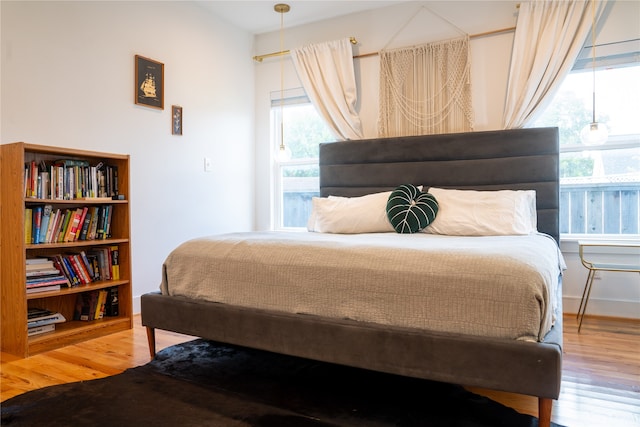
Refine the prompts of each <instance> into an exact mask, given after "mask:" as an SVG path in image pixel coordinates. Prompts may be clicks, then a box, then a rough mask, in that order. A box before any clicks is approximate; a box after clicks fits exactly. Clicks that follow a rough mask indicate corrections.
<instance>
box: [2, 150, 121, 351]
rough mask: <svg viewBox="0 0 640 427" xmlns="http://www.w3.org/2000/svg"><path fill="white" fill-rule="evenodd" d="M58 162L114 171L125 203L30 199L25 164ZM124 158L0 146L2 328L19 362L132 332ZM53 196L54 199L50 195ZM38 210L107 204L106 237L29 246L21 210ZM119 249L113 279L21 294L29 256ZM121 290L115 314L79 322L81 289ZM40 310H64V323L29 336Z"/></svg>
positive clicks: (4, 347) (97, 199)
mask: <svg viewBox="0 0 640 427" xmlns="http://www.w3.org/2000/svg"><path fill="white" fill-rule="evenodd" d="M58 159H75V160H87V161H88V162H89V163H90V164H91V165H96V164H98V163H100V162H102V163H103V164H105V165H110V166H115V167H117V170H118V188H119V194H121V195H124V196H125V199H124V200H112V199H110V198H109V197H86V198H85V197H77V198H74V196H72V197H71V198H70V199H68V200H62V199H55V198H48V197H47V198H35V197H27V195H26V192H25V165H26V164H28V163H31V162H32V161H35V162H36V164H38V163H40V162H41V161H43V162H45V163H47V162H53V161H55V160H58ZM129 194H130V193H129V155H125V154H112V153H101V152H94V151H86V150H76V149H69V148H61V147H52V146H43V145H35V144H28V143H24V142H16V143H11V144H4V145H0V214H1V218H2V221H0V281H1V286H0V301H1V302H0V309H1V311H0V328H1V329H0V330H1V337H0V339H1V349H2V351H3V352H7V353H11V354H13V355H16V356H19V357H28V356H31V355H33V354H37V353H41V352H43V351H48V350H52V349H55V348H59V347H62V346H65V345H69V344H74V343H78V342H81V341H84V340H88V339H92V338H96V337H99V336H104V335H107V334H111V333H113V332H117V331H122V330H126V329H131V328H132V326H133V320H132V319H133V307H132V284H131V242H130V212H129V200H128V197H129ZM52 197H54V196H52ZM43 205H52V207H53V208H54V209H71V208H78V207H91V206H104V205H111V207H112V219H111V230H110V236H108V237H106V238H104V239H94V240H76V241H73V242H58V243H26V241H25V210H26V209H29V208H32V207H35V206H43ZM111 246H117V247H118V252H119V270H120V277H119V279H118V280H100V281H92V282H91V283H89V284H85V285H80V286H75V287H69V288H68V287H62V288H61V289H60V290H59V291H49V292H36V293H30V294H27V292H26V267H25V264H26V261H25V260H26V258H33V257H49V256H53V255H56V254H59V253H64V252H68V251H70V252H73V251H77V250H85V251H88V250H90V249H95V248H101V247H111ZM114 286H117V287H118V300H119V310H118V315H117V316H109V317H103V318H102V319H99V320H92V321H76V320H73V318H74V311H75V307H76V299H77V297H78V295H79V294H80V293H82V292H89V291H93V290H98V289H105V288H110V287H114ZM30 307H38V308H44V309H48V310H51V311H54V312H59V313H62V315H63V316H64V317H65V318H66V322H64V323H57V324H56V329H55V331H52V332H48V333H44V334H40V335H34V336H31V337H29V336H28V335H27V309H28V308H30Z"/></svg>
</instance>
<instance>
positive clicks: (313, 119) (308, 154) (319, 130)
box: [271, 89, 335, 229]
mask: <svg viewBox="0 0 640 427" xmlns="http://www.w3.org/2000/svg"><path fill="white" fill-rule="evenodd" d="M277 95H278V96H279V95H280V94H279V93H278V94H277ZM283 104H284V106H283V107H282V108H281V106H280V99H272V103H271V124H272V126H271V128H272V129H273V132H272V146H273V153H274V155H273V159H274V162H273V164H274V183H275V185H274V188H275V198H274V202H275V208H274V218H275V220H274V228H275V229H282V228H301V227H302V228H304V227H306V226H307V220H308V218H309V215H310V213H311V198H312V197H314V196H316V197H317V196H318V195H319V188H320V187H319V168H318V147H319V144H320V143H321V142H332V141H335V137H334V136H333V134H332V133H331V131H330V130H329V128H328V127H327V126H326V124H325V123H324V120H323V119H322V118H321V117H320V116H319V115H318V113H317V111H316V109H315V107H314V106H313V105H312V104H311V103H310V101H309V99H308V98H307V97H306V95H304V92H303V91H302V89H298V90H295V91H287V92H286V93H285V99H284V100H283ZM281 113H282V116H283V117H282V119H283V122H282V123H283V128H284V143H285V146H286V147H287V150H288V151H289V152H290V156H289V158H287V159H283V158H281V157H280V156H279V154H280V153H279V151H280V150H279V146H280V116H281Z"/></svg>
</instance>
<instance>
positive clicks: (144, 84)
mask: <svg viewBox="0 0 640 427" xmlns="http://www.w3.org/2000/svg"><path fill="white" fill-rule="evenodd" d="M135 63H136V71H135V80H134V81H135V86H134V100H135V103H136V104H138V105H144V106H147V107H151V108H157V109H160V110H164V64H163V63H161V62H158V61H154V60H153V59H149V58H145V57H144V56H140V55H136V56H135Z"/></svg>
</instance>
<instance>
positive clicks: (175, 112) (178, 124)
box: [171, 105, 182, 135]
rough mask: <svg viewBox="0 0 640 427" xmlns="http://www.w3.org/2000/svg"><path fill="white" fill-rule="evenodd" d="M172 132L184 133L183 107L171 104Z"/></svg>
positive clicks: (175, 133) (174, 133)
mask: <svg viewBox="0 0 640 427" xmlns="http://www.w3.org/2000/svg"><path fill="white" fill-rule="evenodd" d="M171 134H172V135H182V107H180V106H179V105H172V106H171Z"/></svg>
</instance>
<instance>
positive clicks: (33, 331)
mask: <svg viewBox="0 0 640 427" xmlns="http://www.w3.org/2000/svg"><path fill="white" fill-rule="evenodd" d="M55 330H56V325H55V323H49V324H48V325H42V326H34V327H33V328H29V329H27V336H28V337H32V336H34V335H40V334H44V333H46V332H53V331H55Z"/></svg>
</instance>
